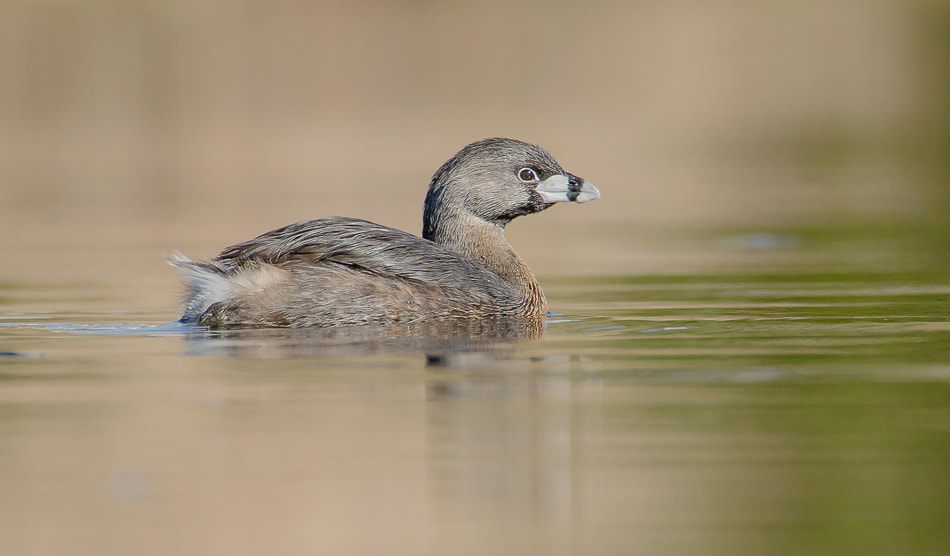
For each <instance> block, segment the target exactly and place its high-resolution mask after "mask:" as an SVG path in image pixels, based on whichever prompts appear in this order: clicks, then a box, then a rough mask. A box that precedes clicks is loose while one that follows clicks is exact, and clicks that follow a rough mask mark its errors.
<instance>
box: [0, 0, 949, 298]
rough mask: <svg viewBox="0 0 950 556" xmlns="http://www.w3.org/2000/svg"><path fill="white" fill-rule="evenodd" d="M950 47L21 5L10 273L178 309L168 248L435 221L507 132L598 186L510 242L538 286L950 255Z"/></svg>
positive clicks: (925, 17)
mask: <svg viewBox="0 0 950 556" xmlns="http://www.w3.org/2000/svg"><path fill="white" fill-rule="evenodd" d="M948 37H950V6H948V4H947V3H946V2H937V1H926V0H915V1H901V0H892V1H886V0H881V1H871V0H854V1H849V0H839V1H833V2H827V1H808V0H805V1H787V2H779V1H766V2H760V1H751V0H750V1H741V0H737V1H721V2H700V1H689V0H683V1H674V2H669V1H639V2H612V1H591V2H577V3H574V2H540V1H537V2H535V1H504V2H502V1H492V2H461V1H446V2H435V1H409V0H405V1H395V2H382V1H378V2H377V1H362V2H316V3H305V2H290V1H277V2H263V1H259V2H254V1H245V2H241V1H235V2H218V1H210V0H209V1H201V0H199V1H158V0H155V1H141V2H117V1H106V0H103V1H87V2H81V1H59V2H57V1H42V2H41V1H20V2H10V1H7V2H4V3H3V4H0V249H2V252H3V254H4V255H3V263H2V267H0V268H2V270H0V281H5V282H8V283H32V282H37V281H39V282H44V283H46V284H57V283H62V284H75V283H87V282H91V283H97V284H106V285H112V286H115V287H116V290H115V292H116V293H115V298H114V299H108V300H103V304H104V306H106V307H111V306H123V307H128V306H129V305H135V306H136V307H137V308H141V309H154V310H163V309H165V308H169V307H170V306H171V305H173V304H174V300H175V297H176V295H177V289H176V282H177V277H176V276H175V274H174V272H173V270H172V269H170V268H168V267H166V266H165V265H164V264H163V263H162V256H163V254H164V253H168V252H170V251H171V250H173V249H181V250H182V251H184V252H186V253H187V254H189V255H193V256H210V255H213V254H214V253H215V252H216V251H217V250H219V249H220V248H222V247H224V246H226V245H228V244H230V243H234V242H237V241H241V240H244V239H248V238H250V237H252V236H254V235H256V234H258V233H261V232H264V231H267V230H269V229H272V228H274V227H277V226H280V225H283V224H286V223H289V222H292V221H297V220H302V219H306V218H312V217H318V216H326V215H332V214H341V215H349V216H358V217H363V218H367V219H370V220H374V221H377V222H380V223H384V224H388V225H392V226H394V227H398V228H402V229H406V230H409V231H411V232H413V233H419V228H420V220H421V204H422V199H423V196H424V192H425V187H426V185H427V183H428V179H429V176H430V175H431V174H432V172H433V171H434V170H435V169H436V168H437V167H438V166H439V165H440V164H441V163H442V162H443V161H444V160H445V159H447V158H448V157H449V156H451V155H452V154H453V153H454V152H455V151H456V150H457V149H458V148H460V147H461V146H463V145H464V144H466V143H468V142H470V141H472V140H475V139H479V138H482V137H486V136H495V135H502V136H510V137H516V138H520V139H524V140H528V141H532V142H536V143H538V144H541V145H543V146H545V147H546V148H548V149H549V150H551V151H552V152H553V153H554V154H555V155H556V156H557V157H558V158H559V160H560V161H561V162H562V164H563V165H564V167H565V168H567V169H568V170H569V171H572V172H574V173H576V174H579V175H581V176H584V177H585V178H587V179H589V180H591V181H592V182H594V183H596V184H597V185H598V187H600V189H601V191H602V192H603V195H604V198H603V200H602V201H599V202H596V203H590V204H588V205H583V206H570V207H560V206H559V207H556V208H554V209H552V210H551V211H548V212H547V213H545V214H543V215H539V216H535V217H532V218H530V219H523V220H520V221H518V222H516V223H515V224H513V225H512V226H511V227H510V232H509V237H510V239H511V241H512V243H514V244H515V247H516V249H518V250H519V252H521V254H522V255H523V256H524V257H525V259H527V260H528V262H529V264H531V265H532V267H533V268H535V270H536V271H537V273H538V274H539V275H540V276H541V277H542V280H544V278H545V277H550V276H556V275H573V274H602V275H618V274H619V275H630V274H638V273H657V272H688V271H691V270H694V269H703V270H717V269H720V270H721V269H722V267H723V265H725V266H728V265H729V264H730V261H733V260H739V261H742V260H745V261H746V262H747V263H748V262H749V261H756V260H765V261H768V260H771V259H770V257H773V258H774V257H779V258H781V256H783V255H782V253H778V254H776V253H772V252H771V251H770V250H765V252H762V251H761V250H752V251H755V252H750V251H749V250H748V249H742V248H741V246H742V244H741V243H740V244H739V246H740V248H739V249H733V248H731V247H729V246H730V245H732V246H734V244H731V243H728V242H726V243H723V242H719V241H718V240H716V239H715V238H722V237H727V238H728V237H732V236H733V235H735V234H739V235H740V236H741V234H751V233H756V234H762V233H764V234H785V235H782V236H780V237H791V238H792V239H791V240H790V243H789V245H790V246H793V247H795V248H797V249H802V248H804V249H807V248H808V247H809V245H810V243H809V242H811V241H812V240H813V238H821V237H824V236H823V235H822V234H823V233H824V231H829V230H830V232H829V234H830V235H831V236H835V234H838V235H842V236H845V237H854V236H858V237H865V238H866V239H867V242H870V243H871V245H872V248H870V249H868V250H867V251H868V252H871V253H873V252H875V250H876V247H873V246H874V245H875V244H876V243H877V242H880V243H881V245H883V246H886V247H887V249H890V250H892V251H894V252H901V251H903V249H902V248H901V247H900V245H902V244H900V245H898V246H897V247H895V245H896V244H894V243H892V242H890V241H889V238H892V237H895V236H898V237H903V238H909V241H911V242H912V243H913V244H914V245H923V246H925V248H924V249H923V250H919V251H915V253H917V255H915V256H916V257H917V258H922V259H926V258H929V257H932V256H940V253H945V252H946V251H945V250H942V249H943V248H941V245H944V244H945V240H947V238H948V235H947V234H946V229H947V228H946V226H945V225H944V224H942V223H943V221H944V217H945V215H946V214H947V211H946V210H945V209H946V208H947V204H948V203H947V198H948V193H947V190H948V188H947V187H946V186H947V183H946V182H947V176H948V175H950V172H948V171H947V168H948V166H950V163H948V157H950V148H948V144H950V139H948V138H950V132H948V129H950V125H948V121H950V118H948V115H950V110H948V107H950V100H948V99H950V70H948V67H950V66H948V62H947V55H948V54H950V38H948ZM788 234H791V235H788ZM918 240H919V241H918ZM779 243H781V241H780V242H779ZM898 243H899V242H898ZM803 246H804V247H803ZM823 260H826V261H827V262H829V263H831V262H834V261H840V253H836V254H832V255H829V256H828V257H826V259H822V258H821V257H817V258H815V259H814V261H816V263H817V264H822V261H823ZM169 314H170V315H171V312H170V313H169Z"/></svg>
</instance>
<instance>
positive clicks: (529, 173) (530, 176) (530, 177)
mask: <svg viewBox="0 0 950 556" xmlns="http://www.w3.org/2000/svg"><path fill="white" fill-rule="evenodd" d="M518 179H519V180H521V181H523V182H535V181H538V173H537V172H535V171H534V170H532V169H531V168H522V169H520V170H518Z"/></svg>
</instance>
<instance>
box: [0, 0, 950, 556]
mask: <svg viewBox="0 0 950 556" xmlns="http://www.w3.org/2000/svg"><path fill="white" fill-rule="evenodd" d="M948 60H950V3H948V2H946V1H938V0H821V1H819V0H785V1H783V0H720V1H699V0H641V1H630V2H622V1H615V0H587V1H585V2H570V1H566V0H553V1H547V2H544V1H532V0H503V1H502V0H488V1H482V2H463V1H459V0H444V1H432V0H395V1H390V2H384V1H381V0H375V1H374V0H355V1H336V2H331V1H327V2H302V1H283V0H273V1H266V2H265V1H263V0H257V1H241V0H233V1H221V0H168V1H159V0H141V1H131V0H128V1H126V0H123V1H119V0H88V1H79V0H75V1H69V0H59V1H57V0H43V1H40V0H35V1H29V0H22V1H15V0H0V254H2V259H0V308H2V312H0V333H2V334H0V364H2V365H0V493H2V500H0V552H3V554H64V553H85V552H88V553H90V554H97V555H99V554H128V553H136V554H163V555H164V554H182V553H191V552H194V553H200V554H209V553H210V554H216V553H226V554H243V553H253V554H272V553H295V552H300V553H313V552H314V549H315V548H317V549H320V550H323V551H324V552H325V553H330V554H367V553H369V554H373V553H385V554H424V553H431V554H545V555H549V554H562V553H576V554H614V553H616V554H630V553H644V554H663V553H665V554H724V555H725V554H728V555H730V556H732V555H735V554H762V553H769V554H772V553H777V554H796V555H797V554H856V553H874V552H882V553H895V554H900V553H912V554H933V555H935V556H936V555H944V554H947V553H950V551H948V549H947V547H948V546H950V533H948V531H950V529H948V527H947V522H946V516H947V515H950V479H948V474H947V472H946V467H947V462H948V461H950V453H948V447H950V440H948V438H950V428H948V425H947V424H948V423H950V414H948V412H950V409H948V408H950V388H948V385H950V381H948V380H947V378H948V377H950V369H948V366H947V362H948V361H950V351H948V349H950V348H948V346H950V341H948V340H947V338H948V337H950V328H948V325H950V323H948V320H947V316H948V315H950V309H948V305H947V300H948V299H950V295H948V292H950V287H948V286H947V284H948V283H950V265H948V263H950V221H948V219H947V216H948V215H950V187H948V182H950V63H948ZM499 135H500V136H509V137H515V138H519V139H523V140H527V141H531V142H534V143H537V144H540V145H542V146H544V147H546V148H547V149H549V150H550V151H551V152H552V153H554V154H555V156H557V158H558V159H559V160H560V162H561V163H562V165H563V166H564V167H565V168H566V169H567V170H568V171H571V172H573V173H575V174H578V175H580V176H583V177H585V178H587V179H588V180H590V181H591V182H593V183H594V184H596V185H597V187H599V188H600V190H601V192H602V193H603V199H601V200H599V201H597V202H592V203H588V204H584V205H581V206H576V205H574V206H556V207H554V208H552V209H551V210H549V211H547V212H545V213H543V214H540V215H535V216H531V217H526V218H523V219H518V220H517V221H515V222H514V223H512V224H511V226H509V228H508V237H509V239H510V241H511V243H512V244H513V245H514V247H515V248H516V249H517V250H518V252H519V253H520V254H521V255H522V257H523V258H524V259H525V260H526V261H527V262H528V264H529V265H530V266H531V267H532V268H533V269H534V270H535V272H536V274H537V275H538V278H539V279H540V281H541V283H542V284H543V285H544V287H545V290H546V292H547V293H548V299H549V300H550V302H551V309H552V311H555V312H561V313H564V314H566V315H569V316H568V317H561V318H558V319H552V321H554V324H552V325H551V326H550V327H549V329H548V332H547V334H548V335H547V337H546V338H545V339H544V340H542V341H539V342H526V343H523V344H518V345H511V346H509V345H505V344H502V345H499V346H497V349H494V350H489V349H486V350H485V351H484V352H479V351H478V350H475V349H473V350H472V351H471V353H461V354H455V353H454V352H453V351H452V350H448V354H449V355H459V356H458V357H456V358H454V359H455V360H454V361H453V358H452V357H445V358H442V357H441V356H440V357H430V356H429V355H430V354H429V353H422V352H421V348H420V350H418V351H410V352H409V353H395V352H394V353H392V354H390V353H387V352H385V350H381V351H380V352H379V353H376V352H374V351H373V350H374V349H375V347H374V346H373V345H369V346H361V345H360V344H359V343H357V342H354V343H353V344H346V345H344V346H343V347H338V348H337V350H335V351H334V350H327V351H323V350H322V346H321V344H319V343H308V342H304V343H303V346H304V347H306V348H308V349H309V351H306V352H305V353H304V356H303V357H301V358H299V359H295V358H292V357H290V356H289V355H288V354H287V353H285V352H282V351H281V350H280V347H281V344H280V343H279V342H277V341H275V342H267V341H260V342H254V341H253V339H254V337H253V336H250V339H251V340H252V341H250V342H248V343H241V341H240V335H239V334H235V335H234V337H233V338H232V340H233V341H231V342H229V341H227V335H225V338H219V337H217V336H216V335H214V334H209V335H208V337H207V338H203V337H202V335H201V334H200V333H195V334H194V335H192V334H186V333H185V332H184V331H183V329H182V328H180V327H177V328H176V327H175V326H173V325H170V324H163V323H169V321H172V320H174V319H175V318H177V317H178V312H177V310H178V308H177V306H178V297H179V294H180V291H181V287H180V284H179V277H178V276H177V274H176V272H175V271H174V269H172V268H171V267H169V266H168V265H166V264H165V263H164V260H163V256H164V255H165V254H168V253H171V252H172V251H174V250H176V249H178V250H181V251H182V252H184V253H185V254H187V255H189V256H192V257H195V258H198V257H209V256H212V255H214V254H216V253H217V252H219V251H220V250H221V249H222V248H224V247H226V246H228V245H231V244H234V243H237V242H239V241H243V240H246V239H249V238H251V237H254V236H256V235H257V234H260V233H262V232H266V231H268V230H271V229H273V228H276V227H279V226H282V225H285V224H288V223H291V222H294V221H299V220H304V219H308V218H315V217H320V216H328V215H348V216H356V217H362V218H366V219H369V220H373V221H376V222H379V223H382V224H386V225H390V226H394V227H397V228H401V229H405V230H408V231H411V232H413V233H419V232H420V229H421V213H422V202H423V198H424V195H425V190H426V187H427V185H428V182H429V178H430V176H431V175H432V173H433V172H434V171H435V170H436V169H437V168H438V167H439V166H440V165H441V164H442V163H443V162H444V161H445V160H446V159H448V158H449V157H450V156H452V155H453V154H454V153H455V152H456V151H457V150H458V149H459V148H461V147H462V146H464V145H465V144H467V143H469V142H471V141H474V140H477V139H480V138H483V137H488V136H499ZM571 315H573V316H571ZM103 321H105V322H106V324H103ZM117 322H118V323H121V324H118V325H116V323H117ZM113 325H114V326H113ZM288 336H290V335H288ZM290 337H291V338H292V336H290ZM264 339H267V337H266V336H264ZM203 340H206V341H203ZM370 344H371V343H370ZM291 345H293V344H291ZM285 347H286V346H285ZM377 347H378V346H377ZM489 347H490V346H489ZM291 354H292V353H291ZM228 355H231V356H233V357H228ZM437 355H438V354H437ZM443 359H444V361H443ZM882 547H883V548H882Z"/></svg>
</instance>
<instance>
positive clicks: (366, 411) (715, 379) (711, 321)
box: [0, 273, 950, 554]
mask: <svg viewBox="0 0 950 556" xmlns="http://www.w3.org/2000/svg"><path fill="white" fill-rule="evenodd" d="M546 289H547V291H548V297H549V299H550V302H551V306H552V309H554V310H557V311H558V314H556V315H554V316H552V318H551V321H550V323H549V325H548V329H547V331H546V335H545V337H544V338H543V339H542V340H540V341H518V340H506V339H505V338H503V337H489V338H467V339H454V340H448V341H445V340H431V339H429V340H426V339H399V338H374V337H363V336H357V337H353V336H344V337H340V336H327V335H323V334H319V333H289V334H282V333H273V332H245V333H228V334H214V333H208V332H203V331H196V330H191V329H187V328H184V327H182V326H181V325H178V324H177V323H166V322H164V319H166V318H167V316H168V314H167V313H162V314H152V313H149V314H136V313H102V312H95V311H77V312H73V313H38V312H30V311H19V310H16V311H13V310H10V311H6V312H2V313H0V351H3V355H2V356H0V492H3V496H2V498H0V537H2V538H3V541H2V544H3V545H4V546H5V550H4V552H5V553H7V554H40V553H57V554H63V553H97V554H127V553H137V554H143V553H144V554H176V553H212V552H223V551H228V552H229V553H242V554H262V553H264V554H274V553H321V554H367V553H386V554H421V553H430V554H562V553H564V554H567V553H575V554H621V553H622V554H630V553H636V552H640V553H648V554H658V553H677V554H762V553H769V554H775V553H780V554H857V553H872V552H873V553H895V554H896V553H901V554H946V553H947V551H948V550H950V473H948V472H947V462H950V357H948V356H950V318H948V317H950V280H947V279H945V277H943V276H933V275H926V274H909V273H908V274H886V273H885V274H881V273H865V274H861V273H850V274H842V275H803V274H760V275H743V276H723V275H696V276H675V277H646V278H645V277H631V278H593V279H590V278H588V279H583V280H580V279H572V280H567V279H562V280H560V281H559V280H549V281H547V282H546ZM100 293H104V292H100ZM42 295H44V292H43V291H42V290H41V289H38V288H34V287H14V286H13V285H8V286H6V287H4V288H3V291H2V296H3V297H4V302H3V305H0V311H2V310H3V307H4V306H6V307H15V308H20V307H22V306H23V302H24V300H29V299H31V298H33V297H36V296H42ZM92 297H95V296H92ZM89 305H95V303H90V304H89Z"/></svg>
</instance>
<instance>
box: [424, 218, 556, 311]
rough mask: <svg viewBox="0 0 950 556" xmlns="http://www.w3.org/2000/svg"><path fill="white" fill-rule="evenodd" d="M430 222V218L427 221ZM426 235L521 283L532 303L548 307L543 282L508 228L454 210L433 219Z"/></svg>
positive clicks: (545, 309)
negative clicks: (507, 233) (514, 244)
mask: <svg viewBox="0 0 950 556" xmlns="http://www.w3.org/2000/svg"><path fill="white" fill-rule="evenodd" d="M427 222H429V221H427ZM423 237H424V238H425V239H428V240H430V241H433V242H435V243H438V244H439V245H442V246H443V247H447V248H449V249H451V250H453V251H455V252H456V253H458V254H459V255H462V256H463V257H465V258H467V259H470V260H472V261H474V262H476V263H478V264H480V265H482V266H483V267H485V268H487V269H488V270H490V271H492V272H494V273H495V274H497V275H498V276H499V277H500V278H501V279H502V280H505V281H506V282H510V283H513V284H516V285H518V286H519V287H520V288H521V290H522V292H524V295H525V302H526V303H527V304H528V305H531V306H534V307H537V309H538V311H539V312H546V311H547V302H546V301H545V298H544V292H542V291H541V285H540V284H538V280H537V278H535V277H534V273H533V272H531V269H529V268H528V265H527V264H525V262H524V261H523V260H522V259H521V257H519V256H518V254H517V253H515V250H514V249H512V247H511V245H510V244H509V243H508V240H506V239H505V228H504V226H499V225H495V224H491V223H489V222H486V221H484V220H482V219H480V218H478V217H477V216H474V215H471V214H466V213H462V212H450V213H448V214H443V215H440V217H439V218H437V219H435V220H434V221H431V225H428V223H427V225H426V227H425V229H424V230H423Z"/></svg>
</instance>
